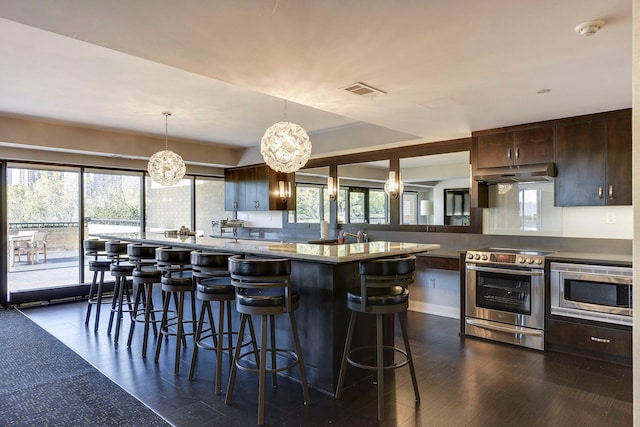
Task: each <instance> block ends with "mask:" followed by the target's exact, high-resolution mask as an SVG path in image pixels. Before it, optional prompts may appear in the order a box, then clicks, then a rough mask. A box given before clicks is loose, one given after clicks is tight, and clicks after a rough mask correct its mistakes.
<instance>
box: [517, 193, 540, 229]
mask: <svg viewBox="0 0 640 427" xmlns="http://www.w3.org/2000/svg"><path fill="white" fill-rule="evenodd" d="M518 202H519V203H518V206H519V215H520V220H521V221H522V224H521V225H520V229H521V230H532V231H536V230H539V229H540V227H541V225H540V210H541V208H542V203H541V194H540V191H538V190H537V189H534V188H521V189H520V191H519V192H518Z"/></svg>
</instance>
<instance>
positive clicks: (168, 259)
mask: <svg viewBox="0 0 640 427" xmlns="http://www.w3.org/2000/svg"><path fill="white" fill-rule="evenodd" d="M156 264H157V265H158V270H160V271H162V272H163V273H164V274H169V275H170V274H171V273H173V272H182V271H187V270H191V249H183V248H168V247H160V248H157V249H156Z"/></svg>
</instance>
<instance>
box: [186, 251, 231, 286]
mask: <svg viewBox="0 0 640 427" xmlns="http://www.w3.org/2000/svg"><path fill="white" fill-rule="evenodd" d="M231 256H232V254H227V253H217V252H202V251H192V252H191V268H192V269H193V276H194V277H195V278H196V280H197V279H209V278H213V277H228V276H229V257H231Z"/></svg>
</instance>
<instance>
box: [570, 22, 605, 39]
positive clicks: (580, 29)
mask: <svg viewBox="0 0 640 427" xmlns="http://www.w3.org/2000/svg"><path fill="white" fill-rule="evenodd" d="M603 26H604V21H603V20H601V19H600V20H597V21H589V22H583V23H582V24H580V25H576V27H575V28H574V30H575V31H576V33H578V34H580V35H581V36H592V35H594V34H595V33H597V32H598V30H600V28H602V27H603Z"/></svg>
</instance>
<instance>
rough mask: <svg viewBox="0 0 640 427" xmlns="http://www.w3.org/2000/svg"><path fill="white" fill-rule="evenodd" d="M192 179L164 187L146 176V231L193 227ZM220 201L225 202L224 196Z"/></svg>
mask: <svg viewBox="0 0 640 427" xmlns="http://www.w3.org/2000/svg"><path fill="white" fill-rule="evenodd" d="M191 181H192V180H191V179H182V180H180V182H179V183H177V184H176V185H173V186H170V187H164V186H162V185H160V184H158V183H156V182H154V181H153V180H152V179H151V178H149V177H147V178H146V187H147V200H146V219H147V222H146V229H145V232H146V233H150V232H151V233H152V232H162V231H164V230H179V229H180V227H181V226H183V225H184V226H185V227H191ZM220 203H222V204H223V203H224V198H222V201H221V202H220Z"/></svg>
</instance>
